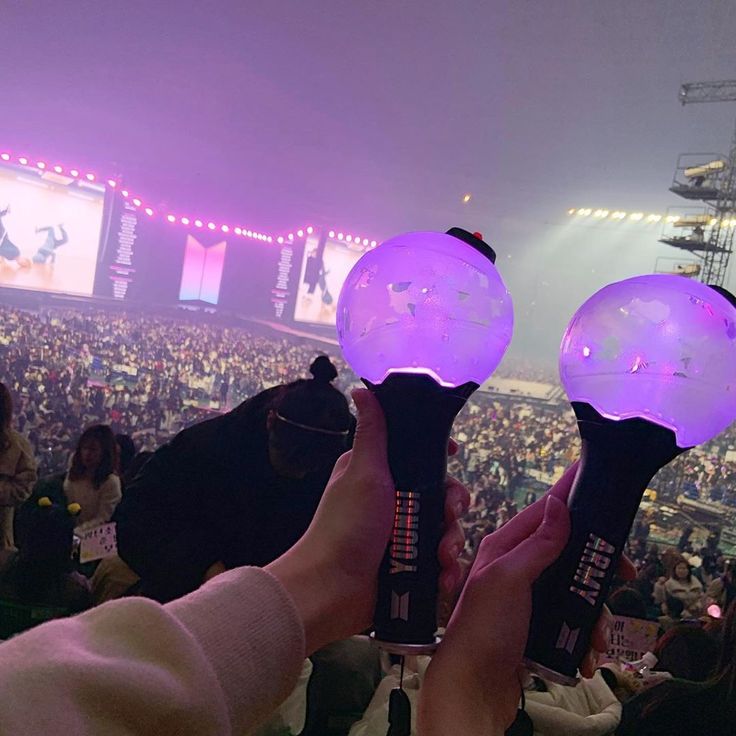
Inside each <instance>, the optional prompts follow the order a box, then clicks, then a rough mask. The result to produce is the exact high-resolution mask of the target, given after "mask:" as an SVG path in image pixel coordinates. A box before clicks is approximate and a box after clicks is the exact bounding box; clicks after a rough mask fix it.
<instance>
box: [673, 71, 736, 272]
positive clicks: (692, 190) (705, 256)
mask: <svg viewBox="0 0 736 736" xmlns="http://www.w3.org/2000/svg"><path fill="white" fill-rule="evenodd" d="M678 98H679V100H680V102H681V103H682V104H683V105H690V104H694V103H697V102H736V80H725V81H720V82H690V83H688V84H683V85H682V86H681V87H680V92H679V95H678ZM670 191H671V192H673V193H674V194H677V195H678V196H680V197H683V198H684V199H687V200H690V201H691V202H692V201H699V202H702V203H703V208H702V211H701V213H700V214H698V215H693V214H689V215H685V216H681V217H669V218H667V220H668V221H669V222H668V224H667V225H665V231H664V232H663V235H662V237H661V238H660V242H662V243H667V244H668V245H672V246H674V247H676V248H680V249H682V250H686V251H689V252H690V253H692V254H693V255H695V256H696V257H698V258H699V259H700V262H701V268H700V272H699V274H698V278H699V279H700V281H702V282H703V283H706V284H713V285H716V286H723V285H724V284H725V281H726V278H727V276H728V266H729V262H730V259H731V253H732V252H733V245H734V235H735V234H736V132H735V133H734V137H733V140H732V142H731V150H730V151H729V153H728V155H725V156H718V155H717V154H683V155H682V156H680V158H679V160H678V164H677V169H676V171H675V176H674V179H673V182H672V186H671V187H670Z"/></svg>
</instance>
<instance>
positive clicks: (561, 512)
mask: <svg viewBox="0 0 736 736" xmlns="http://www.w3.org/2000/svg"><path fill="white" fill-rule="evenodd" d="M569 537H570V514H569V512H568V510H567V506H566V505H565V504H564V503H563V502H562V501H560V499H559V498H557V497H555V496H548V497H547V503H546V504H545V507H544V518H543V519H542V523H541V524H540V525H539V526H538V527H537V529H536V531H535V532H534V534H532V535H531V536H529V537H527V538H526V539H525V540H524V541H523V542H522V543H521V544H519V545H518V546H517V547H516V548H515V549H513V550H511V552H508V553H507V554H506V555H505V556H504V561H505V562H508V563H509V565H510V566H511V568H512V569H514V570H518V573H519V574H520V575H523V576H524V577H525V578H526V579H527V580H528V581H529V583H533V582H534V581H535V580H536V579H537V578H538V577H539V576H540V575H541V574H542V573H543V572H544V570H546V569H547V568H548V567H549V566H550V565H551V564H552V563H553V562H554V561H555V560H556V559H557V558H558V557H559V556H560V554H561V553H562V550H563V549H564V548H565V545H566V544H567V540H568V539H569Z"/></svg>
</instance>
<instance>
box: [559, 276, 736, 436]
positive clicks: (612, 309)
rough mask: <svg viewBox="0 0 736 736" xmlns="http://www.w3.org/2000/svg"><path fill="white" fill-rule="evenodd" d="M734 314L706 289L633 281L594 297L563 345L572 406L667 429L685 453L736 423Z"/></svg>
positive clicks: (663, 280)
mask: <svg viewBox="0 0 736 736" xmlns="http://www.w3.org/2000/svg"><path fill="white" fill-rule="evenodd" d="M734 317H736V310H734V307H733V306H732V305H731V304H730V303H729V301H728V299H726V297H725V296H723V295H721V294H719V293H718V292H717V291H715V290H714V289H711V288H710V287H709V286H707V285H706V284H701V283H700V282H698V281H691V280H689V279H686V278H684V277H682V276H669V275H664V274H656V275H650V276H637V277H635V278H631V279H626V280H625V281H620V282H618V283H615V284H610V285H609V286H606V287H604V288H603V289H601V290H600V291H598V292H597V293H595V294H594V295H593V296H592V297H590V299H588V300H587V301H586V302H585V304H583V305H582V306H581V307H580V309H578V311H577V312H576V314H575V316H574V317H573V318H572V320H571V321H570V324H569V325H568V327H567V330H566V331H565V335H564V337H563V339H562V347H561V351H560V377H561V379H562V383H563V385H564V386H565V390H566V391H567V395H568V397H569V398H570V400H571V401H584V402H586V403H588V404H590V405H591V406H592V407H593V408H594V409H596V410H597V411H598V412H599V413H600V414H602V415H603V416H604V417H607V418H608V419H614V420H616V419H629V418H632V417H640V418H642V419H647V420H649V421H650V422H654V423H655V424H660V425H661V426H663V427H667V428H668V429H671V430H672V431H673V432H674V433H675V436H676V437H677V444H678V446H680V447H683V448H684V447H692V446H693V445H698V444H701V443H702V442H705V441H707V440H709V439H711V438H712V437H714V436H715V435H717V434H718V433H719V432H721V431H723V430H724V429H725V428H726V427H728V425H729V424H730V423H731V422H732V421H733V420H734V417H736V324H734Z"/></svg>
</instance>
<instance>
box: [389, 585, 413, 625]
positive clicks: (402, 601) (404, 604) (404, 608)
mask: <svg viewBox="0 0 736 736" xmlns="http://www.w3.org/2000/svg"><path fill="white" fill-rule="evenodd" d="M391 618H392V619H400V620H401V621H408V620H409V594H408V593H404V594H403V595H399V594H398V593H397V592H396V591H395V590H392V591H391Z"/></svg>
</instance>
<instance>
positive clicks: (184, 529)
mask: <svg viewBox="0 0 736 736" xmlns="http://www.w3.org/2000/svg"><path fill="white" fill-rule="evenodd" d="M309 371H310V373H311V374H312V378H311V379H300V380H297V381H293V382H292V383H288V384H284V385H279V386H274V387H272V388H269V389H267V390H265V391H262V392H261V393H259V394H257V395H255V396H253V397H252V398H250V399H247V400H246V401H244V402H243V403H242V404H240V406H238V407H236V408H235V409H233V410H232V411H231V412H229V413H227V414H224V415H222V416H219V417H217V418H215V419H210V420H208V421H205V422H202V423H200V424H197V425H194V426H192V427H189V428H188V429H185V430H183V431H182V432H180V433H179V434H178V435H176V437H174V438H173V439H172V440H171V442H169V443H168V444H166V445H164V446H163V447H161V448H160V449H159V450H158V451H157V452H156V453H154V455H153V456H152V457H151V458H150V460H149V461H148V462H147V463H146V465H145V466H144V467H143V469H142V470H141V472H140V473H139V474H138V476H137V477H136V478H135V480H133V482H132V483H131V484H130V486H129V487H128V488H126V493H125V495H124V497H123V501H122V502H121V504H120V506H119V508H118V511H117V513H116V516H115V520H116V521H117V524H118V527H117V537H118V553H119V556H120V558H122V560H123V561H124V562H125V563H126V564H127V565H128V567H129V568H131V570H132V571H133V572H134V573H135V575H137V576H138V577H139V578H140V583H139V584H138V586H137V592H139V593H141V594H143V595H146V596H148V597H151V598H154V599H155V600H158V601H160V602H166V601H170V600H173V599H175V598H178V597H180V596H182V595H184V594H186V593H189V592H190V591H192V590H195V589H196V588H197V587H199V586H200V585H201V584H202V582H204V581H205V580H207V579H209V578H211V577H213V576H214V575H216V574H218V573H221V572H223V571H225V570H227V569H231V568H234V567H238V566H241V565H257V566H264V565H267V564H268V563H270V562H272V561H273V560H274V559H276V558H277V557H279V555H281V554H283V553H284V552H285V551H286V550H287V549H289V547H291V546H292V545H293V544H294V543H295V542H296V541H297V540H298V539H299V538H300V537H301V536H302V534H303V533H304V532H305V531H306V529H307V527H308V526H309V523H310V522H311V520H312V517H313V516H314V513H315V511H316V509H317V505H318V504H319V501H320V498H321V497H322V493H323V491H324V489H325V486H326V484H327V480H328V479H329V476H330V473H331V471H332V468H333V466H334V464H335V461H336V460H337V458H338V457H339V456H340V455H341V454H342V453H343V452H345V451H346V450H347V449H349V448H350V446H351V445H352V436H353V432H354V427H355V419H354V417H353V416H352V414H351V413H350V410H349V407H348V402H347V399H346V398H345V396H344V395H343V394H342V393H341V392H340V391H338V390H337V389H336V388H335V387H334V386H333V385H332V381H333V380H334V379H335V378H336V377H337V371H336V370H335V367H334V365H333V364H332V363H331V362H330V360H329V358H328V357H327V356H324V355H321V356H319V357H318V358H316V360H314V361H313V363H312V364H311V366H310V367H309ZM132 579H133V580H134V579H135V576H133V578H132ZM121 592H122V591H121ZM108 597H109V596H108Z"/></svg>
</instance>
